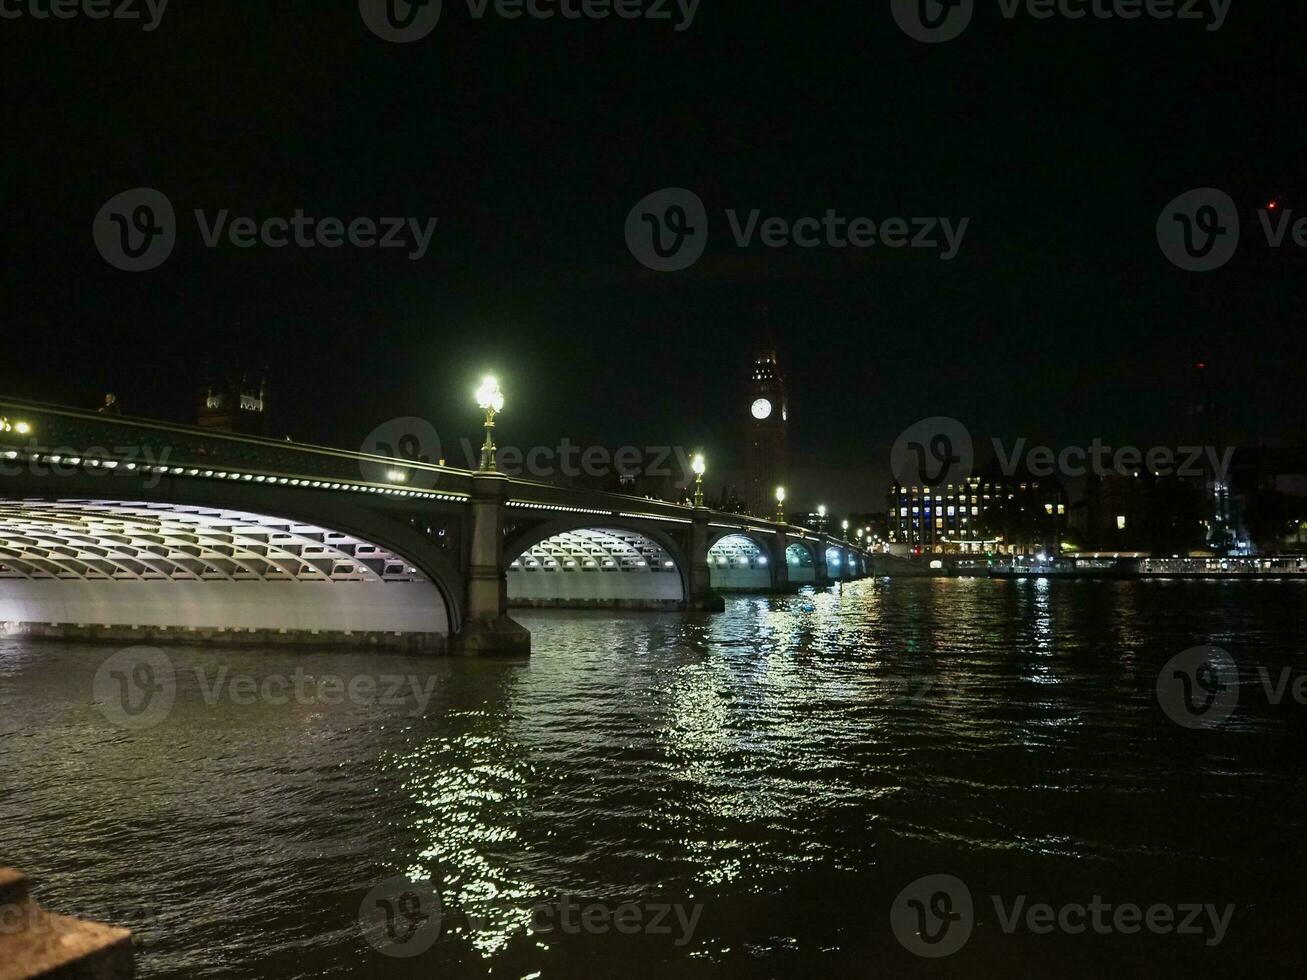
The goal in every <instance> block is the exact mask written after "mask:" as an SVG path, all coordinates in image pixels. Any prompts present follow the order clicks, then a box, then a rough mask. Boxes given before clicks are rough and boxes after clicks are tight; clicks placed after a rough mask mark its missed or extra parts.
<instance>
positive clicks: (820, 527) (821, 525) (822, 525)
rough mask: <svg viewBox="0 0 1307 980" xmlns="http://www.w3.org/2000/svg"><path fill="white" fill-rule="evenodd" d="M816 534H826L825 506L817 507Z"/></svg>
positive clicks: (819, 505)
mask: <svg viewBox="0 0 1307 980" xmlns="http://www.w3.org/2000/svg"><path fill="white" fill-rule="evenodd" d="M817 533H818V534H825V533H826V505H825V504H818V505H817Z"/></svg>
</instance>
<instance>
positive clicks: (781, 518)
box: [776, 487, 785, 524]
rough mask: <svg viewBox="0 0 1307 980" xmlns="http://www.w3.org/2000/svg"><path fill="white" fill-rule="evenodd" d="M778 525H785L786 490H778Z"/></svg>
mask: <svg viewBox="0 0 1307 980" xmlns="http://www.w3.org/2000/svg"><path fill="white" fill-rule="evenodd" d="M776 523H777V524H784V523H785V488H784V487H777V488H776Z"/></svg>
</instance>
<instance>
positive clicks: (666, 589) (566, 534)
mask: <svg viewBox="0 0 1307 980" xmlns="http://www.w3.org/2000/svg"><path fill="white" fill-rule="evenodd" d="M504 565H505V568H506V569H507V571H506V575H505V578H506V580H507V590H508V603H509V605H518V606H522V605H540V606H549V605H589V604H595V605H613V604H617V605H625V604H632V605H642V606H668V607H676V606H680V605H682V604H683V603H684V602H685V601H686V597H687V596H688V595H689V581H688V564H687V562H686V559H685V554H684V551H683V549H682V548H681V547H680V545H679V544H678V543H677V542H676V541H675V540H674V539H673V538H672V537H671V536H670V535H668V534H666V533H664V532H661V531H657V530H653V529H651V528H648V527H644V526H641V525H639V524H637V523H635V522H630V521H624V520H602V521H601V522H600V523H598V524H596V525H593V526H591V525H588V524H587V525H585V526H580V525H578V523H577V522H575V521H566V522H565V521H553V522H549V523H546V524H543V525H540V526H537V527H535V528H533V529H532V530H530V531H528V532H525V533H523V534H520V535H518V536H516V537H515V538H513V539H512V540H510V541H509V542H507V543H506V544H505V547H504Z"/></svg>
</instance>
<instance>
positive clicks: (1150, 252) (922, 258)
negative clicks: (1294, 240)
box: [0, 0, 1307, 509]
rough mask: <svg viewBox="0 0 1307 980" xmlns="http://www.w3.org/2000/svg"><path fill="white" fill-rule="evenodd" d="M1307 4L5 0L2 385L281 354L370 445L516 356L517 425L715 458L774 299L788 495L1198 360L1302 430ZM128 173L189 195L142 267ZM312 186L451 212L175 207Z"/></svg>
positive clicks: (1126, 403)
mask: <svg viewBox="0 0 1307 980" xmlns="http://www.w3.org/2000/svg"><path fill="white" fill-rule="evenodd" d="M1301 8H1302V5H1301V4H1288V3H1267V2H1265V0H1259V2H1257V3H1253V2H1251V0H1242V2H1241V0H1233V5H1232V7H1231V10H1230V15H1229V20H1228V21H1227V23H1226V24H1225V26H1224V28H1223V29H1222V30H1221V31H1219V32H1215V33H1210V32H1205V31H1204V30H1203V27H1202V25H1200V24H1194V23H1177V22H1174V21H1164V22H1153V21H1148V20H1141V21H1135V22H1129V23H1125V22H1120V21H1117V22H1108V23H1100V22H1097V21H1094V20H1092V19H1091V20H1086V21H1080V22H1069V21H1065V20H1062V19H1060V18H1059V19H1054V20H1051V21H1046V22H1044V21H1035V20H1031V19H1030V18H1028V17H1022V18H1020V19H1018V20H1017V21H1015V22H1009V21H1005V20H1003V19H1002V18H1001V17H1000V16H999V14H998V7H997V4H996V3H995V2H993V0H980V2H979V6H978V10H977V13H976V18H975V22H974V23H973V25H972V27H971V28H970V30H969V31H968V32H967V33H966V34H965V35H964V36H963V37H962V38H960V39H958V40H956V41H952V42H949V43H947V44H943V45H938V46H926V45H923V44H920V43H917V42H915V41H911V40H909V39H908V38H907V37H905V36H904V35H903V34H902V33H901V32H900V31H899V30H898V28H897V27H896V26H895V24H894V21H893V20H892V18H891V17H890V13H889V4H888V0H876V2H870V3H839V2H827V3H764V2H760V0H734V2H732V0H704V2H703V4H702V6H701V8H700V9H699V12H698V15H697V18H696V20H695V22H694V24H693V26H692V27H691V28H690V29H689V30H688V31H686V32H684V33H676V32H675V31H674V30H673V28H672V26H671V25H670V24H667V23H650V22H646V21H632V22H627V21H610V22H607V23H595V22H590V21H580V22H573V21H560V20H555V21H552V22H540V21H535V20H525V19H524V20H520V21H516V22H508V21H503V20H498V19H494V18H487V19H485V20H481V21H477V20H474V19H472V18H471V17H470V16H469V14H468V11H467V8H466V6H465V5H464V4H463V3H462V2H461V0H446V2H445V10H444V16H443V18H442V20H441V23H440V25H439V27H438V28H437V29H436V31H435V32H434V33H433V34H432V35H431V36H430V37H428V38H426V39H425V40H423V41H419V42H417V43H415V44H411V45H393V44H387V43H384V42H382V41H380V40H379V39H377V38H376V37H374V36H373V35H372V34H370V33H369V32H368V31H367V30H366V29H365V28H364V26H363V24H362V22H361V20H360V18H359V15H358V10H357V4H355V3H353V2H349V0H340V2H324V0H277V2H275V3H269V2H242V3H237V2H234V0H203V2H201V0H173V2H172V3H171V4H170V5H169V7H168V10H167V12H166V14H165V15H164V18H163V21H162V23H161V25H160V27H159V28H158V30H156V31H154V32H153V33H144V32H142V31H141V30H140V28H139V26H138V25H136V24H133V23H130V22H116V21H112V20H111V21H103V22H100V21H89V20H86V19H80V20H73V21H67V22H56V21H37V20H33V19H31V18H26V19H20V20H5V21H0V45H3V55H2V56H0V72H2V73H3V77H4V80H5V83H6V92H7V97H6V100H5V109H4V113H5V126H4V135H5V139H4V160H5V170H6V173H5V180H4V187H5V190H6V194H5V197H6V201H5V212H4V221H5V226H6V230H5V236H4V237H5V240H6V242H7V244H8V246H9V248H10V255H9V257H8V260H7V261H6V262H5V263H4V266H3V270H2V271H0V282H2V283H3V292H2V294H0V295H2V299H3V310H4V319H5V326H6V329H5V331H4V334H5V340H4V344H3V351H4V356H3V360H2V361H0V392H3V393H7V394H12V395H17V396H23V397H30V398H37V399H41V400H46V401H55V402H64V403H72V404H81V405H86V406H88V407H90V406H94V405H95V404H98V402H99V399H100V394H101V393H102V392H103V391H106V390H111V389H112V390H115V391H116V392H118V393H119V395H120V398H121V400H122V402H123V404H124V406H125V410H126V411H128V412H130V413H132V414H141V415H147V416H157V417H163V418H172V419H177V420H190V418H191V417H192V415H193V404H192V403H193V399H194V392H195V388H196V386H197V384H198V383H199V382H200V381H201V380H202V379H203V378H205V377H206V376H208V375H211V374H213V373H215V372H221V371H222V370H223V369H224V368H226V367H229V366H236V367H239V366H250V367H255V368H257V367H258V365H260V364H262V363H265V362H266V363H267V364H268V365H269V366H270V371H271V377H272V381H273V384H274V392H275V394H274V399H275V400H274V404H273V411H274V413H275V417H276V422H277V426H276V427H277V429H278V431H279V432H288V433H291V434H293V435H294V436H295V437H297V438H301V439H304V440H307V441H319V442H326V443H330V444H335V445H342V446H347V447H353V446H357V445H358V443H359V441H360V439H361V438H362V436H363V435H364V434H365V433H366V432H367V431H368V430H370V429H371V428H372V427H373V426H374V425H376V424H378V423H380V422H383V421H385V420H386V419H389V418H391V417H393V416H400V415H421V416H426V417H428V418H430V419H431V420H432V421H433V422H434V424H435V425H436V426H437V428H438V429H439V430H440V431H441V433H442V435H445V436H447V437H451V438H458V437H461V436H464V435H466V436H472V437H475V436H476V427H477V418H476V413H475V408H474V407H473V406H472V404H471V401H470V390H471V388H473V387H474V386H475V383H476V381H477V379H478V377H479V375H480V373H481V372H482V371H483V370H485V369H488V368H493V369H494V370H496V371H497V372H498V373H499V374H500V376H501V377H502V379H503V381H504V386H505V388H506V390H507V392H508V396H509V411H508V413H507V414H506V415H505V416H504V419H503V433H502V438H503V440H504V441H506V442H511V443H517V444H523V445H530V444H535V443H544V444H548V445H555V444H556V443H557V440H558V439H559V438H560V437H562V436H567V437H569V438H570V439H572V440H573V441H574V442H590V441H598V442H600V443H603V444H608V445H612V446H618V445H623V444H648V445H657V444H664V443H668V442H671V443H675V444H685V445H693V444H702V445H704V446H705V447H706V448H707V449H708V450H709V452H710V454H711V455H712V457H713V459H714V461H717V462H719V465H720V464H723V463H729V462H730V461H731V459H732V458H733V447H734V445H735V444H736V443H737V442H738V437H739V436H738V434H739V430H740V427H741V423H742V418H741V412H742V403H743V396H742V392H741V389H742V379H743V374H744V370H745V366H746V362H747V358H748V354H749V351H750V349H751V347H752V345H753V343H754V342H755V340H757V339H758V337H759V335H760V323H759V314H758V310H759V307H760V306H761V305H762V304H764V303H766V304H768V305H770V308H771V310H772V313H771V320H772V323H773V326H774V328H775V332H776V334H777V335H778V339H779V342H780V345H781V350H782V355H783V357H784V359H785V365H786V368H787V371H788V374H789V375H790V379H791V387H792V405H793V425H792V443H793V446H794V449H795V453H796V457H797V461H798V463H799V464H800V466H802V467H805V468H807V469H808V470H809V473H810V475H809V476H808V477H807V478H806V479H805V480H798V481H795V482H796V484H797V491H798V494H799V496H798V497H796V498H792V499H795V500H796V503H798V504H800V505H802V504H804V503H807V502H811V501H810V500H805V499H803V498H804V497H805V496H810V495H811V494H816V493H820V494H821V495H822V496H823V498H825V499H827V500H829V502H831V503H832V504H833V505H834V506H836V507H852V508H856V509H881V508H883V497H882V496H881V490H882V488H883V486H884V484H885V482H886V479H887V465H886V464H887V454H888V447H889V445H890V444H891V443H892V442H893V440H894V438H895V436H896V435H897V434H898V433H899V432H900V431H901V430H902V429H903V428H905V427H906V426H907V425H909V424H911V423H912V422H915V421H916V420H918V419H920V418H922V417H924V416H930V415H953V416H956V417H957V418H959V419H961V420H963V421H964V422H965V423H966V424H967V425H968V426H969V427H971V429H972V431H973V432H974V433H976V435H977V437H978V438H982V437H986V436H987V435H988V434H990V433H993V434H1002V435H1005V436H1016V435H1025V436H1027V437H1028V438H1030V439H1033V440H1047V441H1051V442H1052V443H1053V444H1054V445H1062V444H1065V443H1067V442H1081V443H1083V442H1087V441H1088V440H1090V439H1092V438H1093V437H1094V436H1099V437H1102V438H1104V439H1105V440H1110V441H1117V442H1121V441H1131V442H1134V443H1136V444H1140V445H1148V444H1151V443H1150V440H1153V439H1162V438H1170V439H1172V440H1175V439H1178V438H1179V433H1177V432H1174V431H1173V429H1172V424H1173V421H1175V420H1177V419H1178V417H1179V414H1180V412H1181V410H1182V409H1183V407H1184V406H1185V405H1187V404H1188V403H1189V402H1190V401H1191V400H1192V399H1191V393H1190V390H1189V388H1188V384H1189V380H1190V371H1189V366H1190V365H1191V364H1192V363H1193V362H1194V361H1197V360H1205V361H1208V362H1211V363H1212V364H1213V365H1214V368H1215V370H1216V371H1217V372H1219V374H1220V375H1221V376H1223V377H1224V378H1225V379H1226V381H1227V383H1228V385H1229V393H1228V401H1229V402H1230V412H1231V423H1232V429H1233V435H1234V436H1235V437H1236V438H1237V439H1241V440H1250V439H1254V438H1261V439H1264V440H1266V441H1276V440H1285V439H1293V438H1301V437H1302V436H1304V435H1307V427H1305V426H1303V424H1302V411H1301V404H1302V364H1303V354H1304V348H1307V340H1305V339H1304V334H1303V329H1302V318H1301V312H1302V309H1303V300H1304V289H1303V285H1302V284H1303V282H1304V277H1303V270H1304V256H1303V254H1302V250H1301V249H1296V248H1285V249H1282V250H1280V251H1278V252H1277V251H1272V250H1270V249H1268V248H1266V247H1265V244H1264V243H1263V242H1261V241H1260V240H1259V238H1258V237H1256V229H1257V224H1256V218H1255V214H1254V212H1255V210H1256V209H1257V208H1260V207H1261V206H1262V205H1263V204H1264V203H1265V202H1266V201H1267V200H1268V199H1269V198H1271V197H1279V199H1280V200H1281V201H1283V202H1284V203H1285V206H1289V207H1292V206H1294V204H1295V203H1296V201H1297V200H1302V201H1307V197H1303V196H1302V195H1299V194H1298V184H1299V182H1300V180H1301V177H1302V173H1303V166H1302V164H1303V136H1302V129H1303V128H1302V125H1301V121H1300V118H1301V117H1300V109H1301V106H1302V105H1303V104H1304V102H1305V101H1307V100H1304V97H1303V96H1304V93H1303V80H1304V68H1303V61H1304V55H1307V51H1305V50H1304V41H1303V38H1304V37H1305V36H1307V32H1304V30H1303V28H1304V26H1307V24H1305V23H1304V21H1307V15H1305V14H1304V12H1303V10H1302V9H1301ZM1208 185H1211V186H1217V187H1221V188H1223V189H1225V190H1227V191H1228V192H1229V193H1230V194H1231V195H1233V196H1234V198H1235V199H1236V201H1237V202H1238V203H1239V205H1240V207H1241V209H1242V211H1243V215H1244V229H1245V243H1244V246H1243V248H1242V249H1241V251H1240V254H1239V256H1238V257H1237V258H1236V259H1235V261H1234V262H1233V263H1232V264H1231V265H1230V266H1228V267H1226V268H1225V269H1223V270H1221V271H1220V272H1217V273H1212V274H1209V275H1206V276H1197V275H1193V274H1189V273H1184V272H1181V271H1180V270H1178V269H1176V268H1174V267H1173V266H1171V265H1169V264H1168V263H1167V262H1166V260H1165V259H1164V258H1163V256H1162V254H1161V252H1160V251H1159V249H1158V247H1157V243H1156V240H1155V237H1154V226H1155V223H1156V221H1157V216H1158V214H1159V212H1160V210H1161V209H1162V207H1163V206H1164V205H1165V204H1166V203H1167V202H1168V201H1170V200H1171V199H1172V198H1174V197H1175V196H1176V195H1178V194H1180V193H1182V192H1184V191H1187V190H1189V189H1191V188H1194V187H1201V186H1208ZM138 186H150V187H156V188H158V189H159V190H161V191H163V192H164V193H165V194H167V195H168V196H169V197H170V198H171V199H172V201H173V203H174V204H175V205H176V208H177V211H178V214H179V216H180V217H181V218H182V221H181V225H182V229H183V230H182V233H181V239H180V241H179V244H178V246H177V250H176V252H175V253H174V254H173V256H172V258H171V259H170V260H169V261H168V262H167V263H166V264H165V265H163V266H162V267H161V268H159V269H157V270H155V271H152V272H148V273H144V274H140V275H129V274H125V273H122V272H119V271H117V270H116V269H113V268H111V267H110V266H109V265H108V264H106V263H105V262H104V261H103V260H102V259H101V258H100V256H99V254H98V253H97V252H96V250H95V247H94V245H93V242H92V238H91V223H92V220H93V218H94V217H95V215H96V213H97V211H98V210H99V209H100V207H101V205H102V204H103V203H104V202H105V201H106V200H108V199H109V198H110V197H112V196H113V195H115V194H117V193H118V192H120V191H123V190H126V189H128V188H132V187H138ZM668 186H684V187H688V188H691V189H693V190H695V191H696V192H697V193H698V194H699V196H700V197H702V198H703V199H704V201H705V203H706V204H707V206H708V209H709V213H710V215H711V216H712V217H711V222H712V229H713V232H712V238H711V241H710V244H709V247H708V252H707V255H706V256H705V258H704V259H703V260H702V261H701V262H700V263H699V264H698V265H697V266H695V267H694V268H693V269H691V270H689V271H686V272H682V273H678V274H670V275H660V274H656V273H653V272H649V271H646V270H644V269H643V268H642V267H640V266H639V265H637V264H636V262H635V260H634V259H633V258H632V256H631V254H630V253H629V252H628V250H627V248H626V246H625V243H624V240H623V225H624V222H625V220H626V215H627V213H628V212H629V211H630V209H631V207H632V206H633V205H634V204H635V202H636V201H637V200H639V199H640V198H642V197H644V196H645V195H646V194H648V193H650V192H652V191H654V190H657V189H659V188H662V187H668ZM297 207H298V208H303V209H304V210H305V211H306V212H308V213H309V214H312V215H315V216H319V217H323V216H339V217H343V218H346V219H348V218H352V217H357V216H381V215H414V216H419V217H422V218H426V217H428V216H434V217H438V218H439V219H440V224H439V227H438V230H437V232H436V235H435V239H434V243H433V246H432V249H431V251H430V253H429V254H428V255H427V257H426V258H425V259H424V260H423V261H421V262H411V261H408V260H407V259H406V258H405V256H404V253H403V252H402V251H383V250H370V251H361V250H356V249H349V248H344V249H340V250H337V251H334V252H328V251H325V250H322V249H316V250H312V251H306V250H297V249H284V250H281V251H271V250H268V249H266V248H258V249H252V250H249V251H241V250H238V249H235V248H232V247H230V246H228V247H224V248H221V249H217V250H210V249H206V248H203V247H201V245H200V242H199V236H198V234H197V233H196V232H195V225H194V221H193V220H192V219H190V217H189V216H190V212H191V211H192V210H193V209H195V208H203V209H206V210H208V211H215V210H218V209H221V208H228V209H230V210H231V211H232V212H233V214H241V215H252V216H255V217H258V218H263V217H267V216H271V215H289V214H290V213H292V212H293V211H294V210H295V209H296V208H297ZM755 207H756V208H761V209H763V210H764V212H765V213H766V214H769V215H770V214H777V215H784V216H787V217H790V218H795V217H799V216H801V215H820V214H822V213H823V212H824V211H825V210H826V209H828V208H834V209H836V210H837V211H838V212H839V213H841V214H842V215H847V216H858V215H866V216H870V217H875V218H881V217H886V216H890V215H903V216H915V215H949V216H953V217H962V216H966V217H970V219H971V226H970V229H969V232H968V237H967V239H966V242H965V244H964V246H963V249H962V252H961V253H960V255H959V256H958V257H957V259H955V260H954V261H953V262H951V263H946V262H940V261H939V260H938V258H936V257H935V256H934V254H933V253H911V252H891V251H887V250H886V249H884V248H875V249H871V250H868V251H865V252H856V253H855V252H853V251H843V252H832V251H830V250H826V249H819V250H814V251H811V252H804V251H801V250H798V249H789V250H784V251H770V250H766V249H763V248H761V247H758V246H755V247H754V248H752V249H750V250H748V251H740V250H739V249H737V248H735V247H734V245H733V243H730V242H729V234H728V226H727V224H726V221H725V218H724V216H723V212H724V210H725V209H726V208H741V209H745V210H748V209H751V208H755ZM1304 207H1307V204H1304ZM1305 213H1307V212H1305ZM816 474H819V475H816ZM710 482H712V481H711V480H710ZM818 485H820V489H817V487H818Z"/></svg>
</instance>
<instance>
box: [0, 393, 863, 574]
mask: <svg viewBox="0 0 1307 980" xmlns="http://www.w3.org/2000/svg"><path fill="white" fill-rule="evenodd" d="M0 417H8V418H9V419H10V420H11V422H14V421H19V420H21V421H23V422H26V423H27V424H28V425H29V426H30V430H31V431H30V432H29V433H26V434H22V433H18V432H17V431H11V432H8V433H0V447H2V448H4V449H10V450H18V451H22V452H24V453H25V454H27V455H31V456H36V457H40V456H48V455H51V454H53V455H56V456H63V457H65V460H66V457H67V456H69V455H79V456H87V455H90V454H97V453H98V454H100V455H102V456H103V457H104V458H107V459H115V460H119V461H122V462H128V463H131V464H132V465H134V466H139V467H141V468H147V467H148V468H152V469H155V471H156V472H157V470H158V468H159V467H166V468H169V469H170V470H171V471H172V472H174V473H175V474H176V475H183V473H185V475H190V476H194V475H197V474H196V473H195V468H198V469H199V470H200V471H201V472H202V474H203V475H205V476H208V475H210V472H211V471H213V470H218V469H224V470H233V471H240V472H242V473H256V474H263V475H265V476H268V477H279V478H282V479H280V481H279V482H282V483H284V482H286V480H285V479H284V478H286V477H297V478H300V479H306V480H312V481H314V483H313V486H317V483H318V481H348V482H349V483H350V484H351V486H349V487H342V489H364V488H365V487H366V486H367V485H373V486H375V485H377V484H391V485H402V486H407V487H411V488H415V491H422V492H415V494H414V495H417V496H440V495H442V494H457V495H458V496H459V497H460V498H466V497H467V496H468V494H470V492H471V489H472V477H473V473H472V472H471V471H468V470H462V469H455V468H453V467H446V466H437V465H433V464H430V463H419V462H414V461H412V460H408V459H399V458H392V457H386V456H378V455H372V454H368V453H359V452H351V451H348V450H343V449H333V448H329V447H326V446H317V445H312V444H308V443H300V442H289V441H281V440H277V439H266V438H261V437H258V436H248V435H240V434H237V433H229V432H217V431H214V430H211V429H203V428H199V427H198V426H190V425H178V424H176V423H170V422H159V421H155V420H152V419H140V418H132V417H128V416H118V415H104V414H101V413H99V412H89V411H86V410H83V409H75V408H68V407H65V406H59V405H49V404H44V403H41V402H25V401H18V400H14V399H9V398H4V397H0ZM394 474H398V475H402V476H401V477H400V478H399V479H394V478H392V475H394ZM333 485H334V484H333ZM430 491H434V493H431V492H430ZM386 492H391V491H386ZM404 495H405V496H408V495H409V494H408V493H405V494H404ZM508 503H509V506H510V507H517V508H524V509H534V510H537V511H545V512H551V511H552V512H556V513H558V514H560V515H564V514H585V515H589V516H593V517H594V518H595V519H596V520H601V519H603V518H605V517H608V518H623V519H630V520H652V521H666V522H668V523H669V524H689V523H691V522H692V520H693V515H694V508H693V507H691V506H689V505H687V504H678V503H669V502H667V501H662V500H651V499H647V498H644V497H633V496H627V495H624V494H616V493H611V492H609V491H604V490H589V489H585V488H577V487H566V486H560V485H557V484H550V483H538V482H535V481H531V480H522V479H518V478H510V480H509V496H508ZM709 521H710V524H712V525H713V526H715V527H716V528H718V529H722V530H731V531H741V532H746V533H749V532H752V533H754V534H774V533H776V532H777V531H782V530H783V531H784V532H785V533H786V534H787V535H789V536H790V537H795V538H803V539H805V540H809V541H821V542H824V543H825V544H826V545H828V546H833V547H843V548H847V549H848V550H850V551H855V552H861V550H862V549H859V548H857V547H855V546H854V545H853V544H852V543H851V542H843V541H841V540H839V539H837V538H835V537H833V536H831V535H829V534H818V533H817V532H815V531H812V530H811V529H809V528H803V527H795V526H793V525H784V524H780V523H777V522H775V521H772V520H767V519H763V518H755V517H750V516H746V515H741V514H728V513H720V512H716V511H713V512H712V513H711V515H710V517H709Z"/></svg>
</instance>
